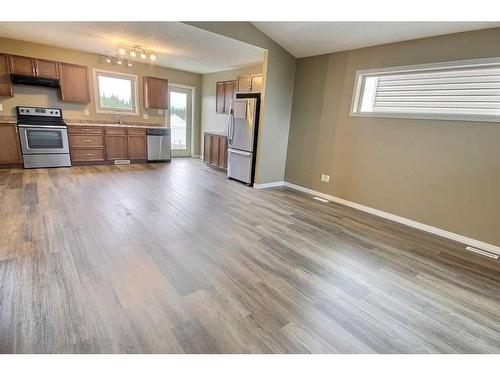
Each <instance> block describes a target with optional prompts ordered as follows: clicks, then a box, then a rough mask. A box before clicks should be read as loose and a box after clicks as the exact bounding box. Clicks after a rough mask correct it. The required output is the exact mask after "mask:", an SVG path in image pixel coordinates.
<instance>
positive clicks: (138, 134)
mask: <svg viewBox="0 0 500 375" xmlns="http://www.w3.org/2000/svg"><path fill="white" fill-rule="evenodd" d="M68 129H69V130H68V133H69V144H70V153H71V160H72V161H73V162H76V163H82V162H83V163H86V162H106V161H114V160H133V161H146V159H147V142H146V129H144V128H127V127H119V126H113V127H111V126H110V127H103V126H78V125H71V126H69V127H68Z"/></svg>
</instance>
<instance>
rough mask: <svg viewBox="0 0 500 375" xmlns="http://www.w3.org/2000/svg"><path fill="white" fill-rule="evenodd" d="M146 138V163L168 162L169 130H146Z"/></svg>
mask: <svg viewBox="0 0 500 375" xmlns="http://www.w3.org/2000/svg"><path fill="white" fill-rule="evenodd" d="M146 135H147V138H148V162H155V161H170V159H171V157H172V156H171V147H170V129H169V128H159V129H154V128H150V129H146Z"/></svg>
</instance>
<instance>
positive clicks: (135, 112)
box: [93, 69, 139, 116]
mask: <svg viewBox="0 0 500 375" xmlns="http://www.w3.org/2000/svg"><path fill="white" fill-rule="evenodd" d="M100 74H102V75H106V76H109V77H113V78H120V79H128V80H130V81H132V85H133V93H132V94H133V97H132V100H133V108H134V109H133V110H132V111H130V110H126V109H124V110H119V109H108V108H103V107H101V96H100V94H99V78H98V76H99V75H100ZM93 75H94V96H95V110H96V112H97V113H104V114H111V115H130V116H138V115H139V105H138V101H139V89H138V87H137V86H138V76H137V75H135V74H128V73H121V72H115V71H112V70H103V69H94V70H93Z"/></svg>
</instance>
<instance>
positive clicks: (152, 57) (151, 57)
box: [149, 53, 156, 61]
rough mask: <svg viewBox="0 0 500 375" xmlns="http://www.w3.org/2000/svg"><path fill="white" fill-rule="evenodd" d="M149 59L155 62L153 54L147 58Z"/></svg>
mask: <svg viewBox="0 0 500 375" xmlns="http://www.w3.org/2000/svg"><path fill="white" fill-rule="evenodd" d="M149 58H150V59H151V61H156V55H155V54H153V53H152V54H151V55H150V56H149Z"/></svg>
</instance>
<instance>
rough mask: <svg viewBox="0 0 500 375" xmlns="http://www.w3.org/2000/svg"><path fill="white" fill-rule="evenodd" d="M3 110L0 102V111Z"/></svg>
mask: <svg viewBox="0 0 500 375" xmlns="http://www.w3.org/2000/svg"><path fill="white" fill-rule="evenodd" d="M2 111H3V104H0V112H2Z"/></svg>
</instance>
